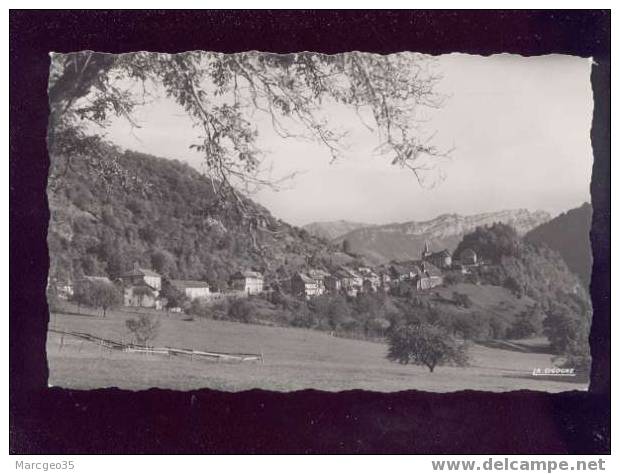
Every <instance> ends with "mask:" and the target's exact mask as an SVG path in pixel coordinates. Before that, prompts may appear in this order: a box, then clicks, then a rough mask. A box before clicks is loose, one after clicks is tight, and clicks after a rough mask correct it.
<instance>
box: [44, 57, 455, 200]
mask: <svg viewBox="0 0 620 474" xmlns="http://www.w3.org/2000/svg"><path fill="white" fill-rule="evenodd" d="M439 79H440V76H439V74H438V73H437V71H436V67H435V63H434V61H433V60H432V59H431V58H429V57H427V56H422V55H419V54H412V53H399V54H392V55H387V56H383V55H374V54H367V53H359V52H353V53H347V54H338V55H332V56H327V55H321V54H316V53H295V54H288V55H276V54H267V53H256V52H247V53H237V54H220V53H208V52H198V51H196V52H187V53H182V54H175V55H170V54H160V53H149V52H138V53H130V54H124V55H110V54H101V53H93V52H81V53H71V54H55V55H53V56H52V67H51V71H50V80H49V91H48V93H49V99H50V109H51V116H50V129H49V137H48V141H49V146H50V152H51V154H52V155H61V156H64V157H66V158H67V162H66V163H67V167H71V163H72V161H73V159H74V158H75V157H78V156H79V155H84V156H86V157H88V159H89V160H90V163H91V164H92V165H93V166H94V167H98V170H99V172H100V174H101V177H102V179H104V180H106V181H108V182H112V180H116V181H118V182H119V183H122V184H123V185H128V184H132V185H133V184H140V183H139V180H140V175H138V174H133V173H130V172H127V170H125V169H124V168H123V167H122V166H121V164H120V162H119V161H114V160H113V161H105V162H99V160H98V157H99V156H100V154H99V150H100V147H99V144H100V136H98V135H97V134H94V133H92V131H90V130H91V129H89V127H87V126H86V124H92V123H94V124H96V125H100V126H105V125H106V124H107V122H108V120H109V118H110V117H111V116H120V117H124V118H126V119H127V120H128V121H129V123H130V124H132V125H133V124H134V122H133V119H132V113H133V111H134V110H135V108H136V107H137V106H138V105H139V104H140V103H143V102H144V101H145V100H146V99H147V97H148V96H149V95H151V94H153V92H154V91H163V92H164V93H165V94H166V95H167V96H168V97H170V98H173V99H174V100H175V101H176V102H177V103H178V104H179V105H180V106H181V107H182V108H183V109H184V110H185V112H186V113H187V114H188V116H189V117H190V118H191V119H192V120H193V121H194V122H195V125H196V126H197V128H198V130H200V132H199V135H198V136H197V137H196V142H195V143H194V144H193V145H192V147H193V148H194V149H196V150H197V151H199V152H201V153H202V154H203V156H204V164H205V169H206V171H207V174H208V176H209V177H210V178H211V180H212V184H213V188H214V190H215V192H216V194H217V195H218V196H220V197H222V198H228V199H231V200H232V201H233V202H234V203H235V205H237V206H238V207H239V208H240V209H243V210H244V211H249V210H245V209H244V207H243V204H244V202H243V199H242V198H241V197H240V196H239V195H238V194H237V192H236V191H235V188H236V187H237V186H239V185H242V186H251V185H273V184H274V183H273V181H271V180H265V179H263V178H261V171H262V169H261V168H262V166H261V164H262V162H261V160H262V157H261V150H260V149H259V148H258V146H257V143H256V138H257V130H256V127H255V126H254V125H253V123H254V121H253V120H252V114H254V113H256V112H259V113H262V114H265V115H266V116H267V117H268V118H269V119H270V120H271V123H272V126H273V129H274V130H275V131H276V132H277V133H278V134H279V135H280V136H281V137H283V138H285V137H300V136H302V137H305V138H310V139H313V140H315V141H317V142H318V143H321V144H322V145H324V146H325V147H326V148H327V150H328V151H329V154H330V156H331V158H332V160H335V159H338V158H339V157H340V156H341V155H342V149H343V144H342V138H343V137H344V135H345V134H346V131H343V130H339V129H337V128H336V127H335V126H334V124H330V123H329V120H328V118H329V117H327V115H326V114H325V113H324V112H323V109H322V104H324V103H331V104H335V105H339V106H343V107H346V108H350V109H352V110H354V111H355V112H357V114H358V116H359V117H360V120H361V121H362V123H364V124H365V125H366V126H367V127H368V128H371V129H372V130H373V131H376V133H377V135H378V137H379V141H380V143H379V147H378V149H379V150H380V151H382V152H384V153H385V154H387V155H388V157H389V159H390V160H391V163H392V164H394V165H400V166H401V167H403V168H406V169H410V170H411V171H413V173H415V175H416V176H417V177H418V179H420V178H421V175H420V173H421V172H422V171H424V170H425V169H428V168H429V166H433V165H434V164H435V163H434V162H435V160H434V158H438V157H441V156H444V155H445V153H442V152H441V151H440V150H438V149H437V147H436V146H435V145H433V144H432V138H433V137H432V135H430V134H428V133H423V132H422V131H421V124H422V122H423V119H424V118H425V117H424V116H423V112H424V111H425V110H428V109H434V108H438V107H440V106H441V104H442V101H443V97H442V96H440V95H439V94H438V93H437V92H436V91H435V86H436V84H437V82H438V81H439ZM369 123H372V125H369ZM373 127H374V128H373ZM132 181H135V182H132ZM254 210H255V209H254Z"/></svg>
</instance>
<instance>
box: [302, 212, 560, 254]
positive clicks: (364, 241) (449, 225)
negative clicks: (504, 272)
mask: <svg viewBox="0 0 620 474" xmlns="http://www.w3.org/2000/svg"><path fill="white" fill-rule="evenodd" d="M550 219H551V216H550V215H549V213H547V212H544V211H535V212H531V211H528V210H527V209H516V210H506V211H499V212H488V213H484V214H475V215H471V216H461V215H459V214H443V215H441V216H439V217H436V218H435V219H431V220H428V221H422V222H415V221H412V222H403V223H396V224H387V225H373V226H363V225H362V224H359V223H353V222H351V223H349V222H346V221H338V222H337V224H338V225H334V224H335V223H334V222H329V223H313V224H309V225H308V226H306V227H305V229H306V230H307V231H308V232H310V233H314V234H315V235H321V234H320V233H321V232H322V233H323V234H322V235H323V236H325V235H336V234H338V233H340V235H338V236H336V237H333V238H332V240H333V241H334V242H335V243H337V244H342V242H343V241H344V240H347V241H348V243H349V245H348V246H349V249H350V252H352V253H356V254H359V255H363V256H364V257H366V258H367V259H368V260H370V261H372V262H374V263H384V262H389V261H391V260H408V259H417V258H419V257H420V253H421V252H422V249H423V247H424V243H425V242H426V241H428V243H429V245H430V247H431V251H434V250H440V249H444V248H447V249H449V250H454V249H455V248H456V246H457V245H458V243H459V242H460V240H461V239H462V237H463V235H464V234H466V233H467V232H470V231H472V230H473V229H475V228H476V227H477V226H484V225H488V224H492V223H494V222H503V223H504V224H508V225H510V226H512V227H514V228H515V229H516V231H517V232H518V233H519V234H520V235H524V234H525V233H527V232H528V231H530V230H532V229H533V228H535V227H537V226H539V225H540V224H542V223H544V222H547V221H549V220H550ZM347 224H348V225H350V226H351V227H354V228H353V230H350V231H348V232H345V233H341V232H340V231H341V230H344V229H346V225H347ZM324 225H325V226H324ZM323 226H324V227H323Z"/></svg>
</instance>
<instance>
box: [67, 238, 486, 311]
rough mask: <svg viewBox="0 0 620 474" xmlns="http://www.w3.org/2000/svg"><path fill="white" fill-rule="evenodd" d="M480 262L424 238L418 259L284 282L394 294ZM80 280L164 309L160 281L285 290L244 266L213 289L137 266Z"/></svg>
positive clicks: (201, 293)
mask: <svg viewBox="0 0 620 474" xmlns="http://www.w3.org/2000/svg"><path fill="white" fill-rule="evenodd" d="M479 264H480V262H479V261H478V258H477V255H476V253H475V252H474V251H473V250H471V249H466V250H464V251H462V252H461V253H460V255H459V258H458V260H457V259H453V258H452V254H451V253H450V251H448V250H441V251H438V252H431V251H430V248H429V245H428V243H426V245H425V247H424V250H423V252H422V255H421V258H420V259H419V260H411V261H404V262H392V263H390V264H388V265H381V266H379V267H376V268H370V267H367V266H363V267H356V268H352V267H349V266H341V267H338V268H336V269H333V270H332V271H325V270H322V269H310V270H307V271H304V272H297V273H295V274H294V275H293V276H292V277H291V278H290V281H289V282H288V283H289V285H288V286H289V290H290V293H291V294H293V295H295V296H299V297H305V298H312V297H315V296H320V295H323V294H346V295H348V296H356V295H358V294H360V293H372V292H376V291H379V290H383V291H392V292H395V293H398V292H399V291H400V290H401V289H402V288H403V286H405V287H407V288H409V289H415V290H416V291H423V290H428V289H431V288H435V287H437V286H439V285H442V284H443V279H444V272H446V271H459V272H462V273H468V272H469V271H470V268H472V267H475V266H478V265H479ZM84 281H105V282H108V283H110V284H113V283H116V284H117V285H118V286H119V287H120V288H121V289H122V292H123V304H124V305H125V306H133V307H148V308H156V309H162V308H163V307H164V306H165V305H166V303H167V301H166V299H165V298H163V297H162V285H164V286H165V285H168V286H169V287H170V288H171V289H174V290H175V291H176V292H177V294H180V295H183V296H184V297H186V298H187V299H188V300H194V299H203V300H207V301H215V300H218V299H221V298H230V297H244V296H251V295H262V294H266V293H269V292H271V291H273V287H277V288H279V289H281V290H284V287H283V286H286V285H282V282H278V284H277V285H276V284H274V285H273V287H272V288H270V287H269V286H268V285H266V284H265V281H264V277H263V275H262V273H260V272H257V271H253V270H247V271H239V272H236V273H234V274H233V275H232V276H231V277H230V288H229V289H227V290H225V291H220V290H219V289H213V288H212V287H211V286H210V285H209V283H208V282H206V281H197V280H170V279H165V278H162V276H161V275H159V274H158V273H156V272H154V271H152V270H150V269H146V268H141V267H139V266H138V265H135V266H134V268H133V269H132V270H130V271H128V272H125V273H122V274H120V275H117V276H116V277H115V278H114V282H113V281H112V280H110V279H108V278H107V277H88V276H87V277H84ZM67 292H68V291H65V293H67ZM71 293H72V289H71ZM168 294H169V292H168ZM66 296H69V295H66Z"/></svg>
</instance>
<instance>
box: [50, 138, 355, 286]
mask: <svg viewBox="0 0 620 474" xmlns="http://www.w3.org/2000/svg"><path fill="white" fill-rule="evenodd" d="M115 153H118V155H116V156H115V157H114V159H115V160H118V164H119V165H120V168H121V169H122V170H123V173H124V175H126V177H128V178H127V179H126V180H125V181H129V182H138V183H139V185H138V186H123V185H114V186H110V182H109V181H107V180H106V179H105V175H103V176H102V175H101V171H100V170H101V164H98V166H97V171H91V168H90V166H89V160H88V159H83V158H81V157H80V158H79V159H73V160H72V162H71V166H66V162H65V161H64V160H63V159H58V158H55V159H53V160H52V163H53V169H52V175H53V176H59V175H60V178H57V179H54V180H53V181H51V183H52V184H51V185H50V187H49V190H48V197H49V205H50V211H51V219H50V227H49V232H48V244H49V249H50V276H51V277H52V278H57V279H59V280H62V281H67V280H70V279H74V278H75V277H77V276H80V275H114V274H116V273H118V272H119V271H122V270H126V269H128V268H131V267H132V266H133V265H134V263H139V264H140V265H142V266H145V267H147V268H153V269H154V270H156V271H157V272H159V273H161V274H163V275H165V276H169V277H172V278H187V279H204V280H209V281H211V282H213V283H216V284H219V285H225V282H226V281H227V280H228V277H229V276H230V274H231V273H233V272H235V271H236V270H241V269H246V268H255V269H257V270H260V271H263V272H265V273H266V276H267V277H269V278H270V279H272V280H273V279H278V277H282V278H285V277H286V275H287V274H288V273H290V272H291V271H293V270H296V269H298V268H304V267H305V266H307V265H310V264H312V265H316V266H325V265H328V264H330V263H334V264H336V263H340V262H341V261H346V260H347V259H348V258H349V257H347V256H346V255H343V254H341V253H339V252H335V251H332V250H331V249H330V247H329V245H328V244H327V242H325V241H323V240H321V239H319V238H317V237H313V236H311V235H309V234H308V232H306V231H305V230H302V229H299V228H296V227H293V226H291V225H289V224H286V223H285V222H282V221H281V220H279V219H276V218H274V217H273V216H272V215H271V214H270V213H269V211H267V210H266V209H264V208H263V207H261V206H259V205H258V204H256V203H254V202H252V201H251V200H250V199H247V198H244V197H241V199H242V206H243V207H244V208H245V211H243V212H240V211H239V206H237V205H235V203H233V202H231V201H230V200H226V199H222V198H221V197H219V196H217V195H216V192H215V188H214V186H213V184H212V183H211V181H210V180H208V179H206V178H205V177H204V176H202V175H201V174H200V173H198V172H197V171H196V170H194V169H193V168H190V167H189V166H187V165H185V164H182V163H180V162H178V161H173V160H167V159H162V158H155V157H153V156H148V155H144V154H139V153H134V152H124V153H121V152H116V151H114V150H113V149H108V150H107V154H108V155H109V156H105V157H104V158H103V160H104V161H105V160H109V161H110V163H109V164H110V167H112V165H113V164H114V161H113V158H112V156H113V155H114V154H115Z"/></svg>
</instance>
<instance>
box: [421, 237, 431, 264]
mask: <svg viewBox="0 0 620 474" xmlns="http://www.w3.org/2000/svg"><path fill="white" fill-rule="evenodd" d="M430 254H431V249H430V245H428V240H425V241H424V251H423V252H422V260H424V259H425V258H426V257H428V256H429V255H430Z"/></svg>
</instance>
